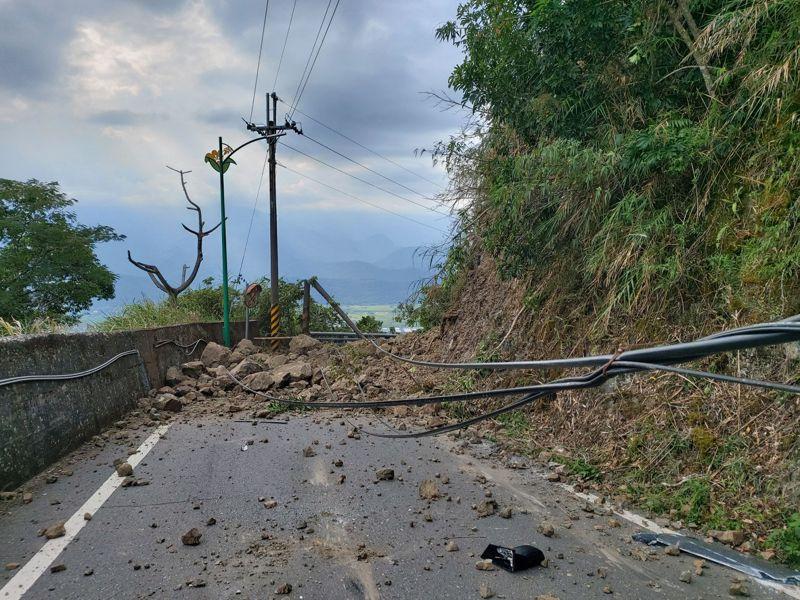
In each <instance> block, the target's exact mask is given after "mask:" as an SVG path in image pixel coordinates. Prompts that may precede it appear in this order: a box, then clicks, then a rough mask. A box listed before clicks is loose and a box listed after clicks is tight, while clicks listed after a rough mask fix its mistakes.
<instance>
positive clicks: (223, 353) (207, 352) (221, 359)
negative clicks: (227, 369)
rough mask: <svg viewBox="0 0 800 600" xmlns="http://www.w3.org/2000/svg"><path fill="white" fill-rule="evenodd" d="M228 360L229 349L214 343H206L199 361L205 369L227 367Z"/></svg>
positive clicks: (229, 355)
mask: <svg viewBox="0 0 800 600" xmlns="http://www.w3.org/2000/svg"><path fill="white" fill-rule="evenodd" d="M230 358H231V351H230V349H229V348H226V347H225V346H222V345H220V344H217V343H215V342H208V344H206V347H205V348H204V349H203V354H202V355H201V356H200V360H201V361H203V365H205V366H206V367H216V366H218V365H227V364H228V361H229V360H230Z"/></svg>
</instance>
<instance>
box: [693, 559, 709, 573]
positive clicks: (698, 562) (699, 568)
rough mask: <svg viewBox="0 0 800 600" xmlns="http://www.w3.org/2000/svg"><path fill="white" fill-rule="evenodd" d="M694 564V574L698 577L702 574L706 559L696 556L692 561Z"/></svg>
mask: <svg viewBox="0 0 800 600" xmlns="http://www.w3.org/2000/svg"><path fill="white" fill-rule="evenodd" d="M693 564H694V574H695V575H697V576H698V577H699V576H700V575H702V574H703V569H704V568H705V566H706V561H704V560H703V559H702V558H696V559H695V560H694V562H693Z"/></svg>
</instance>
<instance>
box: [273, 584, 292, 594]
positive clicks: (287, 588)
mask: <svg viewBox="0 0 800 600" xmlns="http://www.w3.org/2000/svg"><path fill="white" fill-rule="evenodd" d="M275 593H276V594H278V595H279V596H286V595H288V594H291V593H292V584H291V583H282V584H280V585H279V586H278V587H276V588H275Z"/></svg>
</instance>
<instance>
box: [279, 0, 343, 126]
mask: <svg viewBox="0 0 800 600" xmlns="http://www.w3.org/2000/svg"><path fill="white" fill-rule="evenodd" d="M339 2H340V0H336V4H334V6H333V12H331V18H330V19H328V26H327V27H326V28H325V33H324V34H323V35H322V41H320V43H319V47H318V48H317V53H316V55H315V56H314V62H312V63H311V68H310V69H309V70H308V75H306V82H305V83H304V84H303V89H301V90H300V95H299V96H297V97H296V99H293V100H292V104H294V105H295V106H299V105H300V99H301V98H302V97H303V92H305V91H306V86H307V85H308V81H309V79H311V72H312V71H313V70H314V66H315V65H316V64H317V59H318V58H319V53H320V51H321V50H322V45H323V44H324V43H325V38H327V37H328V31H329V30H330V28H331V23H333V17H335V16H336V9H337V8H339ZM293 116H294V112H292V113H290V114H289V119H291V118H292V117H293Z"/></svg>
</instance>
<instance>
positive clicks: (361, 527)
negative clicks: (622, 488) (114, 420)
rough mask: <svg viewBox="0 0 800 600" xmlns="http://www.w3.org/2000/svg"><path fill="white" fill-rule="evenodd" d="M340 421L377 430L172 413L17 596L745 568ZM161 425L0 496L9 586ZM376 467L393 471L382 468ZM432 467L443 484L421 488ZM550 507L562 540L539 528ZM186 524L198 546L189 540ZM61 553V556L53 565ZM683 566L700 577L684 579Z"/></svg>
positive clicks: (468, 452) (359, 593)
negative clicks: (502, 554)
mask: <svg viewBox="0 0 800 600" xmlns="http://www.w3.org/2000/svg"><path fill="white" fill-rule="evenodd" d="M345 418H346V419H352V421H353V422H355V423H357V424H359V425H361V426H364V427H367V426H368V425H369V427H372V428H382V427H383V425H382V424H381V423H380V422H378V421H376V420H375V419H374V418H372V419H371V418H370V417H369V416H360V417H354V416H352V414H348V415H346V416H343V413H337V412H332V411H331V412H324V413H303V414H301V415H291V416H289V417H288V422H287V423H285V424H278V423H263V422H262V423H258V424H255V425H254V424H253V423H251V422H237V421H233V420H228V419H227V418H221V417H213V416H206V417H202V418H199V419H196V420H189V419H184V420H183V421H181V420H179V419H177V420H175V421H174V422H173V423H172V425H171V426H170V427H169V429H168V430H167V431H166V433H165V434H164V435H163V437H162V438H161V439H159V440H158V441H157V443H155V445H154V446H153V447H152V449H151V450H150V452H149V453H148V454H147V455H146V456H145V457H144V458H143V460H142V461H141V463H139V464H138V465H136V467H135V470H134V476H135V477H136V478H139V479H144V480H146V481H148V482H149V485H142V486H133V487H119V488H117V489H115V490H114V491H113V493H111V494H110V496H109V497H108V498H107V500H105V501H104V502H103V503H102V505H100V506H99V507H98V508H97V509H96V512H95V513H94V515H93V517H92V518H91V520H89V521H86V522H85V524H83V528H82V529H80V531H79V532H78V533H77V535H76V536H75V537H74V539H72V540H71V541H70V542H69V543H68V544H67V545H66V548H65V549H64V550H63V552H61V553H60V554H59V555H57V556H55V557H52V560H50V559H47V560H48V561H49V562H47V561H46V568H45V569H43V572H42V574H41V575H40V576H38V577H35V578H32V579H33V580H32V581H25V582H23V583H24V585H25V587H26V588H29V589H27V592H26V593H25V594H24V595H23V596H22V597H24V598H30V599H37V598H81V599H94V598H117V599H122V598H192V599H206V598H209V599H211V598H214V599H216V598H253V599H256V598H258V599H263V598H297V599H299V598H305V599H330V600H337V599H342V600H344V599H358V600H360V599H369V600H375V599H378V598H381V599H391V598H398V599H417V598H447V599H450V598H452V599H463V598H467V599H468V598H480V597H481V595H480V594H481V593H483V595H484V596H485V597H490V596H489V594H494V597H496V598H509V599H521V600H522V599H524V600H533V599H534V598H537V597H538V596H542V597H544V598H560V599H561V600H564V599H567V598H681V599H682V598H729V597H730V596H729V588H730V587H731V583H732V582H733V581H734V579H735V578H736V577H737V574H736V573H734V572H733V571H730V570H728V569H725V568H723V567H719V566H716V565H713V564H711V565H708V566H707V568H704V569H703V574H702V575H701V576H697V575H694V566H693V560H692V558H691V557H689V556H685V555H683V556H679V557H674V556H667V555H666V554H665V553H664V551H663V549H649V548H647V547H645V546H642V545H640V544H637V543H634V542H631V541H630V537H631V534H632V533H635V532H636V531H641V529H639V528H637V527H635V526H634V525H632V524H631V523H628V522H627V521H625V520H624V519H622V518H620V517H612V516H610V515H604V514H595V513H593V512H587V511H586V510H585V509H586V502H585V501H584V500H581V499H579V498H576V497H575V496H574V495H572V494H571V493H569V492H568V491H567V490H565V489H564V488H562V487H561V486H560V485H557V484H552V483H548V482H546V481H545V480H544V478H543V473H542V472H541V471H539V470H537V469H538V467H535V466H531V467H530V468H526V469H514V470H509V469H506V468H504V467H500V466H497V465H496V464H494V463H493V461H492V460H491V456H489V457H487V458H477V457H476V456H475V455H474V453H473V452H472V450H474V449H475V448H473V447H469V448H466V449H464V448H462V447H461V446H463V444H460V442H459V441H458V440H455V441H454V440H451V439H443V438H433V439H431V438H426V439H423V440H384V439H378V438H371V437H368V436H366V435H362V436H361V438H360V439H357V436H356V438H353V437H348V435H347V434H348V432H349V431H350V430H351V429H352V425H351V423H350V421H348V420H345ZM370 423H371V424H370ZM152 431H153V430H152V429H151V428H148V429H147V430H145V429H144V428H142V429H141V430H140V431H136V432H135V435H136V436H137V437H138V439H137V440H136V441H134V442H133V446H134V448H131V447H130V445H131V440H130V439H123V440H120V441H118V442H117V443H116V444H115V443H113V442H110V443H108V444H106V445H104V446H103V447H102V448H96V447H94V446H91V445H85V446H84V447H83V448H81V449H79V450H78V451H76V452H75V453H73V455H71V456H70V457H67V458H66V459H65V460H63V461H61V462H60V463H59V464H57V465H55V466H54V467H53V468H52V469H50V470H49V471H48V473H61V474H60V475H59V477H58V480H57V481H55V482H54V483H50V484H48V483H45V482H44V477H40V478H37V479H36V480H34V481H33V482H31V484H30V485H28V486H26V489H30V490H32V491H33V496H34V498H33V501H32V502H30V503H28V504H22V503H21V502H7V503H4V504H0V508H2V514H0V569H2V570H0V587H2V591H0V600H6V599H9V598H17V597H20V594H19V590H20V588H19V587H18V585H17V584H19V580H18V579H17V580H14V581H12V577H14V576H15V575H20V574H21V571H22V570H23V569H24V568H25V566H26V563H28V562H29V561H30V560H31V559H32V558H34V557H35V558H34V560H42V555H43V553H44V552H46V548H45V549H44V550H43V547H44V546H45V542H46V540H45V538H44V537H37V532H38V531H39V530H40V529H41V528H45V527H48V526H50V525H52V524H53V523H55V522H57V521H66V520H67V519H68V518H69V517H70V516H72V515H73V514H75V513H76V511H78V510H79V509H80V508H81V506H82V505H83V504H84V502H86V501H87V499H88V498H90V497H91V496H92V494H94V493H95V491H96V490H98V489H99V488H100V487H101V486H102V485H103V483H104V482H105V481H106V480H107V479H109V478H110V476H111V479H112V481H113V479H114V478H116V477H117V475H115V474H114V470H113V467H112V463H113V461H114V459H116V458H119V457H120V456H123V457H124V456H127V453H129V452H132V451H133V450H134V449H135V447H136V446H138V445H139V444H140V443H141V442H142V441H143V440H144V439H145V438H146V437H147V436H148V435H150V434H151V433H152ZM112 439H113V437H112ZM120 442H121V443H120ZM249 442H250V444H249V445H248V443H249ZM243 447H244V448H246V450H243V449H242V448H243ZM308 448H310V450H306V449H308ZM480 450H483V451H484V454H485V451H486V448H480ZM339 461H341V463H339ZM339 465H341V466H339ZM383 468H390V469H393V470H394V473H395V478H394V479H393V480H378V478H377V476H376V471H377V470H378V469H383ZM70 472H71V475H70V474H69V473H70ZM342 475H344V480H343V482H340V481H341V479H342V477H341V476H342ZM426 479H427V480H433V481H434V482H435V484H436V487H437V488H438V490H439V492H440V494H441V497H440V498H438V499H435V500H426V499H423V498H421V497H420V493H419V484H420V482H422V481H423V480H426ZM487 500H494V501H496V502H497V507H498V513H499V511H501V510H502V509H504V508H508V507H510V508H511V509H512V516H511V517H510V518H503V517H501V516H500V514H498V513H495V514H493V515H490V516H486V517H483V518H479V517H478V516H477V512H476V510H475V509H474V508H473V506H475V505H478V504H479V503H481V502H483V501H487ZM273 504H274V506H273ZM270 506H272V507H271V508H269V507H270ZM598 512H602V511H598ZM82 514H83V513H80V515H82ZM80 515H79V516H80ZM81 518H82V517H81ZM543 521H547V522H549V523H550V524H552V526H553V528H554V531H555V534H554V535H553V536H552V537H545V536H544V535H543V534H542V533H540V532H539V529H540V524H541V523H542V522H543ZM192 527H196V528H197V529H198V530H199V531H200V532H201V533H202V537H201V539H200V543H199V544H198V545H196V546H189V545H184V544H183V543H182V542H181V536H182V535H183V534H184V533H186V532H187V531H188V530H189V529H191V528H192ZM67 535H68V536H69V527H68V531H67ZM60 539H62V540H63V539H64V538H60ZM54 541H58V539H56V540H54ZM449 542H453V543H452V544H450V545H449V547H448V543H449ZM50 543H51V544H52V542H50ZM487 543H495V544H500V545H507V546H514V545H517V544H533V545H535V546H537V547H539V548H540V549H542V550H543V552H544V554H545V556H546V558H547V562H548V564H547V565H546V566H544V567H538V568H534V569H530V570H527V571H523V572H518V573H507V572H505V571H503V570H500V569H496V570H491V571H482V570H478V569H477V568H476V562H478V561H479V560H480V554H481V552H482V551H483V549H484V548H485V546H486V545H487ZM454 547H457V549H454ZM7 563H19V564H20V566H19V567H16V568H14V569H11V570H9V569H7V568H5V567H4V565H6V564H7ZM53 565H63V566H64V567H65V569H64V570H60V571H58V570H57V569H56V570H57V572H51V567H52V566H53ZM685 571H691V572H692V581H691V583H684V582H682V581H681V580H680V578H681V574H682V573H683V572H685ZM284 584H289V585H290V586H291V591H290V592H289V593H288V594H279V592H286V591H288V586H284ZM482 586H483V588H482ZM745 587H746V589H747V590H748V592H749V594H750V597H753V598H784V597H787V596H785V595H783V594H782V593H780V592H778V591H776V590H774V589H770V588H767V587H765V586H763V585H760V584H759V583H757V582H755V581H752V580H748V581H746V583H745ZM281 588H282V589H281ZM547 594H549V596H547Z"/></svg>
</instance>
